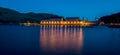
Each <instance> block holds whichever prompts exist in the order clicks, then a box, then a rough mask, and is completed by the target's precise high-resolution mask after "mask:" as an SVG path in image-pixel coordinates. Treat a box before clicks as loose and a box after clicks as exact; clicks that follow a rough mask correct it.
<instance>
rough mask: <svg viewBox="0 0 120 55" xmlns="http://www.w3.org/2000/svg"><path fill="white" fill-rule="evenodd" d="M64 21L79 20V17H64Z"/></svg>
mask: <svg viewBox="0 0 120 55" xmlns="http://www.w3.org/2000/svg"><path fill="white" fill-rule="evenodd" d="M65 20H66V21H80V18H79V17H66V19H65Z"/></svg>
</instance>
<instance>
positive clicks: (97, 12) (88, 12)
mask: <svg viewBox="0 0 120 55" xmlns="http://www.w3.org/2000/svg"><path fill="white" fill-rule="evenodd" d="M0 6H1V7H5V8H10V9H13V10H17V11H19V12H22V13H26V12H36V13H52V14H58V15H61V16H64V17H68V16H69V17H72V16H78V17H85V18H89V20H94V18H95V17H101V16H104V15H109V14H112V13H117V12H120V0H0Z"/></svg>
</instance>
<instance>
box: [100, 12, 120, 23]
mask: <svg viewBox="0 0 120 55" xmlns="http://www.w3.org/2000/svg"><path fill="white" fill-rule="evenodd" d="M99 21H102V22H104V23H120V13H116V14H112V15H108V16H103V17H101V18H100V19H99Z"/></svg>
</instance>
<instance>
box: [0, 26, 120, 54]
mask: <svg viewBox="0 0 120 55" xmlns="http://www.w3.org/2000/svg"><path fill="white" fill-rule="evenodd" d="M0 55H120V28H108V27H104V26H98V27H89V28H80V27H76V26H75V27H73V26H7V25H5V26H4V25H1V26H0Z"/></svg>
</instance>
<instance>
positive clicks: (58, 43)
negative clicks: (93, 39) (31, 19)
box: [40, 26, 83, 54]
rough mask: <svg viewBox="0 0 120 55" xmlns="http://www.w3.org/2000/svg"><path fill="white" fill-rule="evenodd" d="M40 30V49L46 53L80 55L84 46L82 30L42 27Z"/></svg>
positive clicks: (64, 27) (78, 28)
mask: <svg viewBox="0 0 120 55" xmlns="http://www.w3.org/2000/svg"><path fill="white" fill-rule="evenodd" d="M40 29H41V30H40V45H41V46H40V47H41V48H42V50H43V51H44V52H50V53H53V52H54V53H67V52H69V53H70V52H74V53H77V54H80V51H81V50H82V45H83V32H82V28H80V27H76V28H74V27H73V28H69V27H68V26H41V28H40Z"/></svg>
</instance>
